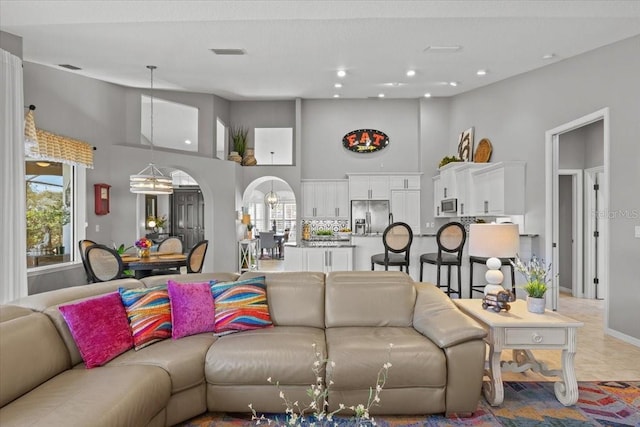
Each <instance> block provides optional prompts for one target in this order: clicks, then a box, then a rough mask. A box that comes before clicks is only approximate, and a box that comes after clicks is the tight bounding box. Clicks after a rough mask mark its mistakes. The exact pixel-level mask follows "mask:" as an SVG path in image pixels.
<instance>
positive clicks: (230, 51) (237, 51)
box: [210, 49, 247, 55]
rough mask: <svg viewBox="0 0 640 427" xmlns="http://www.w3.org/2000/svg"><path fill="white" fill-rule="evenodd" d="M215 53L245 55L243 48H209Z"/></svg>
mask: <svg viewBox="0 0 640 427" xmlns="http://www.w3.org/2000/svg"><path fill="white" fill-rule="evenodd" d="M210 50H211V52H213V53H215V54H216V55H245V54H246V53H247V52H245V50H244V49H210Z"/></svg>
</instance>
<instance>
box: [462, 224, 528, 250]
mask: <svg viewBox="0 0 640 427" xmlns="http://www.w3.org/2000/svg"><path fill="white" fill-rule="evenodd" d="M519 248H520V232H519V228H518V224H471V225H469V256H476V257H483V258H491V257H496V258H514V257H515V256H516V254H517V253H518V251H519Z"/></svg>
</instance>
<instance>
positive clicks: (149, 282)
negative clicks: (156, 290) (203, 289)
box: [140, 272, 240, 288]
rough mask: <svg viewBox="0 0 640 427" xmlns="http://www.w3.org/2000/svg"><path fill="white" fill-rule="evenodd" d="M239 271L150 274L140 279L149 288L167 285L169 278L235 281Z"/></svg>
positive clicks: (199, 280)
mask: <svg viewBox="0 0 640 427" xmlns="http://www.w3.org/2000/svg"><path fill="white" fill-rule="evenodd" d="M238 277H240V275H239V274H238V273H226V272H221V273H189V274H166V275H161V276H148V277H144V278H142V279H140V281H141V282H142V283H144V285H145V286H146V287H147V288H151V287H154V286H160V285H166V284H167V282H168V281H169V279H171V280H173V281H174V282H176V283H200V282H209V281H211V280H217V281H218V282H233V281H234V280H238Z"/></svg>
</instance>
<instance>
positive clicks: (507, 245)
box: [469, 223, 520, 295]
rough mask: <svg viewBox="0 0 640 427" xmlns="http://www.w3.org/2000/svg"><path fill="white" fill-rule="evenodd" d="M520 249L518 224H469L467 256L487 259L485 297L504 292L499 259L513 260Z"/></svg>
mask: <svg viewBox="0 0 640 427" xmlns="http://www.w3.org/2000/svg"><path fill="white" fill-rule="evenodd" d="M519 247H520V232H519V228H518V224H505V223H503V224H470V225H469V256H476V257H482V258H487V262H486V265H487V268H488V269H489V270H487V273H486V274H485V276H484V277H485V279H486V280H487V283H488V285H487V286H485V288H484V293H485V295H486V294H487V293H489V292H491V293H495V292H498V291H501V290H504V288H503V287H502V281H503V280H504V275H503V274H502V271H501V270H500V267H502V261H501V260H500V258H515V256H516V254H517V253H518V250H519Z"/></svg>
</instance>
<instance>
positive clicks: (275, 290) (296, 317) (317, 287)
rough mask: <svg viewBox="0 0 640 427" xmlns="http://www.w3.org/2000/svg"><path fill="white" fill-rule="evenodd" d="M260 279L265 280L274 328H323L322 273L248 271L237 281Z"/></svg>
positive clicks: (323, 277)
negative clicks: (263, 278)
mask: <svg viewBox="0 0 640 427" xmlns="http://www.w3.org/2000/svg"><path fill="white" fill-rule="evenodd" d="M259 276H265V277H266V279H265V282H266V284H267V302H268V303H269V314H270V315H271V321H272V322H273V324H274V325H277V326H310V327H314V328H324V283H325V276H324V274H323V273H317V272H294V271H284V272H272V273H266V272H255V271H249V272H246V273H244V274H243V275H242V276H240V278H239V279H238V280H244V279H249V278H253V277H259Z"/></svg>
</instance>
